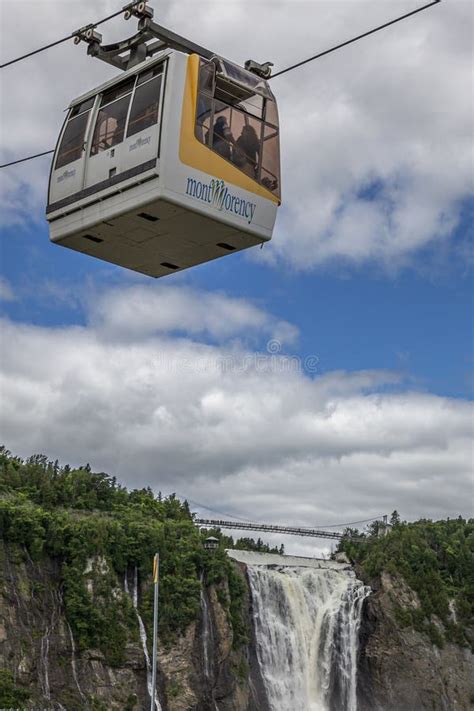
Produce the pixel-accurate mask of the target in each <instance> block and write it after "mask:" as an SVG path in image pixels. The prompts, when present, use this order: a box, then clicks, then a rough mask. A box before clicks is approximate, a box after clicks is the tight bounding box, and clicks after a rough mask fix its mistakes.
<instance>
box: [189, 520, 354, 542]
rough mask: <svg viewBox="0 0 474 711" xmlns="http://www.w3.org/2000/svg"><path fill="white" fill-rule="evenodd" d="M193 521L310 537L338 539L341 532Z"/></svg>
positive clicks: (219, 526)
mask: <svg viewBox="0 0 474 711" xmlns="http://www.w3.org/2000/svg"><path fill="white" fill-rule="evenodd" d="M194 523H195V524H196V525H198V526H204V527H206V528H234V529H240V530H245V531H266V532H267V533H284V534H286V535H290V536H309V537H311V538H329V539H330V540H333V541H340V540H341V538H342V537H343V534H342V533H339V532H336V531H318V530H317V529H315V528H297V527H295V526H277V525H272V524H268V523H246V522H245V521H216V520H215V519H209V518H195V519H194Z"/></svg>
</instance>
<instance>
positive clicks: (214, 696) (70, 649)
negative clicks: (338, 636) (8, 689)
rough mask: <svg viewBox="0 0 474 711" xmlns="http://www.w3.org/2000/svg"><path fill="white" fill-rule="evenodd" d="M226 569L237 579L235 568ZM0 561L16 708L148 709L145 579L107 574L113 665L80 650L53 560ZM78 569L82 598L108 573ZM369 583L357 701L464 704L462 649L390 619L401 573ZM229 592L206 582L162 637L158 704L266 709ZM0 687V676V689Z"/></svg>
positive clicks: (364, 704)
mask: <svg viewBox="0 0 474 711" xmlns="http://www.w3.org/2000/svg"><path fill="white" fill-rule="evenodd" d="M236 566H237V569H238V570H239V574H240V575H242V576H245V566H240V567H239V566H238V564H236ZM0 568H1V571H2V575H1V583H0V585H1V590H0V667H1V668H6V669H9V670H11V671H12V673H13V681H14V687H15V688H16V689H20V690H21V689H24V690H26V692H27V693H28V694H29V699H28V701H26V702H24V703H21V704H20V703H17V704H15V706H16V707H21V708H28V709H34V708H41V709H48V711H50V710H53V709H55V710H57V711H61V710H64V709H65V710H66V711H76V710H77V711H79V710H83V709H90V710H91V711H109V710H110V711H112V710H113V709H120V710H121V711H140V710H142V709H143V710H145V709H149V707H150V700H149V694H148V681H149V667H148V668H147V659H146V654H145V649H147V646H146V642H145V640H144V634H143V631H144V627H143V624H140V622H141V623H143V620H140V619H139V615H140V604H139V603H140V599H141V597H142V595H143V593H144V590H142V589H141V585H143V584H144V583H141V581H140V580H139V579H138V577H137V578H136V577H135V575H134V571H129V572H128V575H126V576H125V578H124V579H123V580H118V579H117V577H116V576H115V577H113V578H112V579H113V580H114V583H113V595H114V596H116V597H119V598H121V597H123V598H124V599H127V600H129V601H130V605H129V609H130V624H129V628H128V638H127V640H126V644H125V654H124V656H123V659H121V661H120V663H111V661H110V660H107V659H106V658H105V657H104V654H103V653H102V652H100V651H99V650H97V649H81V650H79V648H78V642H77V640H76V639H75V637H74V634H73V631H72V629H71V626H70V625H69V623H68V620H67V617H66V614H65V608H64V603H63V596H62V590H61V584H60V581H61V569H60V562H58V561H54V560H52V559H50V558H43V559H42V560H41V562H34V561H32V560H31V559H30V558H29V557H28V555H27V553H26V552H25V551H24V550H23V549H22V550H20V549H18V548H16V547H9V546H5V545H2V546H1V547H0ZM84 574H85V576H86V579H87V581H88V582H87V585H88V587H89V591H90V593H91V595H92V596H94V595H95V594H96V587H97V585H99V583H100V579H101V576H103V577H104V578H107V580H108V584H110V579H111V578H110V575H111V571H110V569H109V568H108V566H107V562H106V561H105V560H104V559H95V560H91V561H90V562H89V564H88V569H87V571H84ZM371 584H372V587H373V589H374V593H373V594H372V595H371V596H370V597H369V598H367V600H366V603H365V607H364V613H363V621H362V625H361V630H360V650H359V663H358V680H359V681H358V710H359V711H423V710H425V709H426V710H427V711H428V709H429V710H430V711H468V709H471V708H472V700H473V699H474V693H473V689H472V688H471V679H472V671H473V666H472V656H471V654H470V652H469V650H467V649H465V648H461V647H458V646H455V645H450V644H447V645H445V646H444V647H443V648H442V649H440V648H438V647H437V646H435V645H434V644H432V642H431V641H430V640H429V638H428V636H427V635H425V634H423V633H420V632H416V631H414V630H413V629H411V628H403V627H402V626H401V625H400V622H399V620H398V618H397V610H398V609H399V608H400V607H410V606H412V607H413V606H415V607H416V606H417V605H419V602H418V600H417V598H416V595H415V594H414V593H413V591H412V590H411V589H410V588H408V587H407V586H406V585H404V583H403V581H402V580H400V579H395V578H392V577H391V576H389V575H388V574H383V575H382V577H381V580H380V581H371ZM227 598H228V591H227V589H226V585H225V584H222V585H221V586H220V587H212V586H211V587H209V588H207V587H206V586H205V585H204V584H203V585H202V593H201V610H200V616H199V619H198V620H197V621H196V622H195V623H193V624H192V625H190V626H189V627H188V629H187V630H186V633H185V634H184V635H183V636H181V637H180V638H178V639H175V640H174V642H173V644H172V645H171V646H168V647H164V646H163V645H161V647H160V650H159V676H158V679H159V700H160V704H161V708H162V710H163V711H216V710H218V711H270V708H269V705H268V701H267V699H266V696H265V692H264V687H263V683H262V679H261V676H260V670H259V667H258V663H257V657H256V651H255V639H254V637H253V634H254V633H253V629H252V624H251V619H252V614H253V613H252V601H251V599H250V594H249V593H248V594H247V598H246V600H245V601H244V609H245V610H246V612H245V613H244V614H246V615H247V626H248V630H249V639H248V642H247V643H246V644H243V645H242V646H240V647H239V648H238V649H235V645H234V644H233V631H232V626H231V624H230V622H229V615H228V611H227V606H226V602H225V601H226V599H227ZM145 634H146V631H145ZM150 646H151V645H150V639H148V647H150ZM150 651H151V650H150ZM1 684H2V681H1V678H0V688H1ZM0 705H1V704H0ZM285 711H296V710H293V709H288V710H286V709H285ZM297 711H306V710H305V709H298V710H297ZM337 711H343V710H342V709H338V710H337Z"/></svg>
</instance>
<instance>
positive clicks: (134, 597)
mask: <svg viewBox="0 0 474 711" xmlns="http://www.w3.org/2000/svg"><path fill="white" fill-rule="evenodd" d="M124 589H125V592H126V593H129V589H128V579H127V573H125V578H124ZM132 602H133V607H134V610H135V614H136V616H137V620H138V629H139V631H140V641H141V643H142V649H143V656H144V657H145V664H146V683H147V689H148V696H149V697H150V699H151V693H152V678H151V677H152V670H151V662H150V655H149V653H148V640H147V634H146V629H145V625H144V623H143V620H142V617H141V615H140V612H139V611H138V569H137V567H136V566H135V569H134V571H133V590H132ZM155 709H156V711H161V704H160V700H159V699H158V695H157V694H156V692H155Z"/></svg>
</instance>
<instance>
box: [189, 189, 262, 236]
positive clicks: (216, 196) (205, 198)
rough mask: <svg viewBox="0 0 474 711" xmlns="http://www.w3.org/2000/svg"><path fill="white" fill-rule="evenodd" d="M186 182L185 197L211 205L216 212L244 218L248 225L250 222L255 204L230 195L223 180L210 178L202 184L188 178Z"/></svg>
mask: <svg viewBox="0 0 474 711" xmlns="http://www.w3.org/2000/svg"><path fill="white" fill-rule="evenodd" d="M187 181H188V182H187V185H186V195H190V196H191V197H193V198H196V199H197V200H201V201H202V202H206V203H208V204H209V205H213V206H214V207H216V208H217V209H218V210H225V212H231V213H233V214H234V215H239V217H244V218H245V219H246V220H247V222H248V223H249V225H250V223H251V222H252V220H253V216H254V214H255V208H256V207H257V206H256V204H255V203H254V202H249V200H244V199H243V198H239V197H237V196H236V195H232V193H231V192H230V190H229V188H228V187H227V185H226V184H225V183H224V181H223V180H217V178H212V180H211V181H210V182H209V183H202V182H201V181H200V180H195V179H194V178H188V179H187Z"/></svg>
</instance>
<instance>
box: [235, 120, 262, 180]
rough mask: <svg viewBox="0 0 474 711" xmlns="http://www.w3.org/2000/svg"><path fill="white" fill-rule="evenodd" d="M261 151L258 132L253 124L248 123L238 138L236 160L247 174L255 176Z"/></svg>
mask: <svg viewBox="0 0 474 711" xmlns="http://www.w3.org/2000/svg"><path fill="white" fill-rule="evenodd" d="M259 153H260V141H259V140H258V136H257V132H256V131H255V129H254V127H253V126H250V124H246V125H245V126H244V127H243V128H242V133H241V134H240V136H239V138H238V139H237V143H236V150H235V151H234V162H235V164H236V165H238V166H239V168H240V169H241V170H242V171H243V172H244V173H245V174H246V175H248V176H250V177H251V178H255V177H256V172H257V167H258V157H259Z"/></svg>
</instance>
